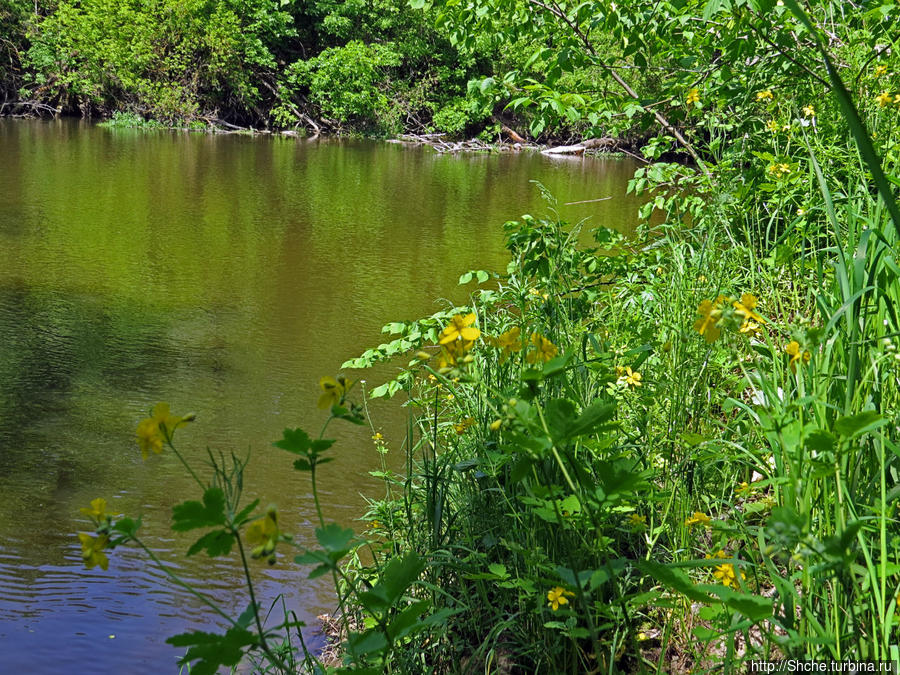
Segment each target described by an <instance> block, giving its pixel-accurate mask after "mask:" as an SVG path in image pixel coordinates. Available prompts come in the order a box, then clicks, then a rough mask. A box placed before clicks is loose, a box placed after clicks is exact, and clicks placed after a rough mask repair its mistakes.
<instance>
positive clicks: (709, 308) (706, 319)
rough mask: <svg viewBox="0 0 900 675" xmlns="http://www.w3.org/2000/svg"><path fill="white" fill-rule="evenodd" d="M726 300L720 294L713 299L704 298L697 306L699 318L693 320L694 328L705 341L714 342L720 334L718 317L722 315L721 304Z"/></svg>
mask: <svg viewBox="0 0 900 675" xmlns="http://www.w3.org/2000/svg"><path fill="white" fill-rule="evenodd" d="M727 300H728V298H726V297H725V296H724V295H720V296H719V297H717V298H716V299H715V300H704V301H703V302H701V303H700V305H699V306H698V307H697V313H698V314H699V315H700V318H699V319H697V320H696V321H695V322H694V330H695V331H697V332H698V333H700V335H702V336H703V337H704V338H705V339H706V341H707V342H715V341H716V340H718V339H719V335H721V334H722V330H721V329H720V328H719V326H718V323H719V319H720V318H721V317H722V305H723V304H724V303H725V302H726V301H727Z"/></svg>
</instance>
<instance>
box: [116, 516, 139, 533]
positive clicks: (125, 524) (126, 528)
mask: <svg viewBox="0 0 900 675" xmlns="http://www.w3.org/2000/svg"><path fill="white" fill-rule="evenodd" d="M140 527H141V519H140V518H138V519H137V520H134V519H133V518H120V519H119V520H117V521H116V522H115V523H114V524H113V527H112V529H113V530H115V531H116V532H121V533H122V534H124V535H125V536H126V537H134V536H135V535H136V534H137V531H138V530H139V529H140Z"/></svg>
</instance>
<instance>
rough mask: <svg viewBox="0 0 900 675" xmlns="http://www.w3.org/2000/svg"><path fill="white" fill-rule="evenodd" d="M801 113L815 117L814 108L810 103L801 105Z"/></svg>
mask: <svg viewBox="0 0 900 675" xmlns="http://www.w3.org/2000/svg"><path fill="white" fill-rule="evenodd" d="M803 115H804V116H805V117H815V116H816V109H815V108H814V107H813V106H811V105H805V106H803Z"/></svg>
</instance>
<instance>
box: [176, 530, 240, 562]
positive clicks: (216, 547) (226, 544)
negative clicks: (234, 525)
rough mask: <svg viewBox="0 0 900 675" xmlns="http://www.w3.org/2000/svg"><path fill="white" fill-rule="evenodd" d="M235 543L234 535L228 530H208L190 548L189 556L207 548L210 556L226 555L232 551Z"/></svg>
mask: <svg viewBox="0 0 900 675" xmlns="http://www.w3.org/2000/svg"><path fill="white" fill-rule="evenodd" d="M232 544H234V537H233V536H232V535H231V533H230V532H228V531H227V530H213V531H212V532H207V533H206V534H204V535H203V536H202V537H200V538H199V539H198V540H197V541H195V542H194V544H193V546H191V547H190V548H189V549H188V552H187V554H188V555H189V556H192V555H194V554H195V553H199V552H200V551H203V550H205V551H206V554H207V555H208V556H209V557H210V558H215V557H216V556H220V555H225V554H226V553H230V552H231V546H232Z"/></svg>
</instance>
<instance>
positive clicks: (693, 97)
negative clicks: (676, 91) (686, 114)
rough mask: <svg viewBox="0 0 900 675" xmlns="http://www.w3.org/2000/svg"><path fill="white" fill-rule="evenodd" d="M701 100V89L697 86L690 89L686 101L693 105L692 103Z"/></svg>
mask: <svg viewBox="0 0 900 675" xmlns="http://www.w3.org/2000/svg"><path fill="white" fill-rule="evenodd" d="M699 102H700V90H699V89H697V88H696V87H693V88H692V89H691V90H690V91H688V95H687V98H686V99H685V103H687V104H688V105H691V104H692V103H699Z"/></svg>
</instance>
